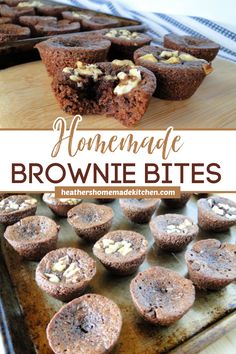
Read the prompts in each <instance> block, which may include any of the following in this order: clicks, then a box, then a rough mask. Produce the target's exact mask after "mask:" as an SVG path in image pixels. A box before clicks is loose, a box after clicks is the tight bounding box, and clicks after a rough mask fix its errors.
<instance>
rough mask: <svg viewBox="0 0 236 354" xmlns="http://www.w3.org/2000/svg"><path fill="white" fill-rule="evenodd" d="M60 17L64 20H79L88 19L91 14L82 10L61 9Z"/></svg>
mask: <svg viewBox="0 0 236 354" xmlns="http://www.w3.org/2000/svg"><path fill="white" fill-rule="evenodd" d="M62 17H63V18H64V19H66V20H70V21H79V22H81V21H82V19H90V18H91V17H92V15H89V14H86V13H84V12H82V11H63V12H62Z"/></svg>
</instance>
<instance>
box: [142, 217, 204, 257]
mask: <svg viewBox="0 0 236 354" xmlns="http://www.w3.org/2000/svg"><path fill="white" fill-rule="evenodd" d="M149 226H150V229H151V233H152V236H153V238H154V241H155V243H156V245H157V246H158V247H160V248H161V249H163V250H164V251H168V252H179V251H182V249H183V248H185V247H186V246H187V245H188V244H189V243H190V242H191V241H192V240H193V239H194V238H195V237H196V236H197V234H198V226H197V225H196V224H194V222H193V221H192V220H191V219H190V218H188V217H187V216H185V215H180V214H165V215H158V216H156V217H154V218H152V220H151V221H150V224H149Z"/></svg>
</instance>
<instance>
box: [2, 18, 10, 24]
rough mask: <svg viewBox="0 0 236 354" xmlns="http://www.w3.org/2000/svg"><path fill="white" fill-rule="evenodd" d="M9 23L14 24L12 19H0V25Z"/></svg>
mask: <svg viewBox="0 0 236 354" xmlns="http://www.w3.org/2000/svg"><path fill="white" fill-rule="evenodd" d="M7 23H12V19H11V18H10V17H0V25H5V24H7Z"/></svg>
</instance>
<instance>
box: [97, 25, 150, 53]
mask: <svg viewBox="0 0 236 354" xmlns="http://www.w3.org/2000/svg"><path fill="white" fill-rule="evenodd" d="M104 38H108V39H109V40H110V41H111V49H110V52H109V57H110V59H111V60H112V59H131V60H133V54H134V52H135V50H136V49H138V48H140V47H143V46H144V45H148V44H150V43H151V40H152V39H151V37H149V36H148V35H147V34H144V33H138V32H130V31H128V30H126V29H111V30H109V31H107V32H106V33H105V35H104Z"/></svg>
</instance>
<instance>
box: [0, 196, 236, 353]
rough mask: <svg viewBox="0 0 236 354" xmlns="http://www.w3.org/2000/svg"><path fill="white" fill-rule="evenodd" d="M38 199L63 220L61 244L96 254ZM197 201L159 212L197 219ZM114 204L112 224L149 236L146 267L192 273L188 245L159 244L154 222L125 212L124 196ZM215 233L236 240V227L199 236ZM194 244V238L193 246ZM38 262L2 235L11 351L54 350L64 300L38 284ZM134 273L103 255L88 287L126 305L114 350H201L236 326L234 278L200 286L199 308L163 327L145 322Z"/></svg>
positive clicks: (3, 304) (0, 286) (0, 261)
mask: <svg viewBox="0 0 236 354" xmlns="http://www.w3.org/2000/svg"><path fill="white" fill-rule="evenodd" d="M38 199H39V206H38V210H37V214H38V215H46V216H48V217H50V218H52V219H53V220H55V221H56V222H57V223H58V224H59V225H60V226H61V231H60V233H59V242H58V247H78V248H81V249H82V250H84V251H86V252H88V253H89V255H90V256H91V257H93V258H94V259H95V257H94V256H93V254H92V246H93V245H92V244H88V243H86V242H84V241H83V240H81V239H79V238H78V236H77V235H76V233H75V232H74V231H73V229H72V227H71V226H70V225H69V223H68V222H67V219H66V218H60V217H58V216H55V214H53V213H52V211H51V210H50V209H49V208H48V207H47V206H46V204H45V203H43V202H42V201H41V197H38ZM84 202H85V203H86V201H84ZM84 202H83V203H84ZM93 202H96V203H98V202H97V201H94V200H93ZM196 203H197V199H196V198H195V197H192V198H191V200H190V201H189V202H188V204H187V206H186V207H184V208H182V209H178V210H176V209H175V210H174V209H172V210H171V209H169V208H165V207H164V206H163V204H162V205H160V207H159V208H158V209H157V210H158V215H160V214H165V213H176V212H177V213H180V214H185V215H187V216H189V217H191V219H193V221H194V222H197V205H196ZM108 205H109V206H111V207H112V208H113V210H114V215H115V217H114V221H113V224H112V230H117V229H121V230H133V231H136V232H139V233H141V234H143V235H144V236H145V238H146V239H147V240H148V254H147V257H146V260H145V262H144V263H143V264H142V265H141V266H140V267H139V270H140V271H142V270H145V269H147V268H150V267H151V266H155V265H159V266H162V267H166V268H169V269H172V270H175V271H177V272H178V273H179V274H181V275H182V276H187V266H186V263H185V261H184V254H185V250H184V251H182V252H179V253H166V252H163V251H161V250H158V249H157V247H156V246H155V244H154V240H153V238H152V236H151V233H150V229H149V226H148V224H144V225H138V224H136V223H132V222H130V221H129V220H128V219H127V218H125V217H124V215H123V213H122V211H121V209H120V206H119V202H118V200H115V201H113V202H112V203H109V204H108ZM3 232H4V227H3V226H0V233H1V236H2V234H3ZM213 237H215V238H217V239H219V240H221V241H223V242H230V243H235V240H236V227H232V228H231V229H230V231H228V232H224V233H217V234H216V233H212V232H205V231H200V233H199V235H198V237H197V240H199V239H206V238H213ZM193 242H194V241H193ZM192 244H193V243H192V242H191V243H190V244H189V245H188V248H191V246H192ZM37 264H38V263H37V262H29V261H25V260H23V259H22V258H20V256H18V254H17V253H16V252H15V251H14V250H13V249H12V248H11V246H9V245H8V244H7V243H6V241H5V240H4V238H3V237H1V254H0V322H2V323H1V324H0V326H1V327H2V328H3V333H4V340H5V345H6V347H7V353H10V354H22V353H27V354H31V353H32V354H36V353H37V354H51V350H50V348H49V345H48V342H47V339H46V332H45V329H46V326H47V324H48V323H49V321H50V319H51V318H52V317H53V315H54V313H55V312H56V311H58V310H59V309H60V308H61V306H62V305H63V303H62V302H61V301H59V300H55V299H53V298H52V297H50V296H49V295H47V294H46V293H45V292H43V291H42V290H41V289H40V288H39V287H38V286H37V284H36V282H35V280H34V275H35V269H36V266H37ZM134 276H135V274H133V275H131V276H126V277H119V276H115V275H112V274H111V273H110V272H109V271H107V270H106V269H105V268H104V266H103V265H102V264H100V262H98V261H97V274H96V276H95V277H94V279H93V280H92V281H91V284H90V286H89V287H88V289H87V290H86V293H91V292H92V293H98V294H101V295H104V296H106V297H108V298H110V299H112V300H113V301H115V302H116V303H117V305H118V306H119V307H120V309H121V311H122V316H123V327H122V331H121V336H120V339H119V341H118V344H117V345H116V347H115V349H114V352H113V354H124V353H125V354H134V353H135V354H143V353H148V354H157V353H166V352H171V353H181V354H183V353H188V354H193V353H198V352H199V351H200V350H201V349H203V348H204V347H205V346H206V345H208V344H209V343H211V342H212V341H215V340H216V338H218V337H219V336H220V335H222V333H225V332H226V331H227V330H230V329H231V328H233V327H235V326H236V285H235V284H234V283H233V284H231V285H229V286H227V287H226V288H224V289H222V290H220V291H212V292H204V291H197V294H196V301H195V303H194V305H193V308H191V309H190V310H189V311H188V312H187V313H186V315H185V316H184V317H183V318H181V319H180V320H179V321H177V322H176V323H175V324H173V325H171V326H169V327H158V326H154V325H151V324H148V323H147V322H145V321H144V320H143V319H142V318H141V317H140V316H139V314H138V313H137V311H136V309H135V307H134V305H133V303H132V300H131V296H130V292H129V285H130V281H131V280H132V279H133V277H134Z"/></svg>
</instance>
